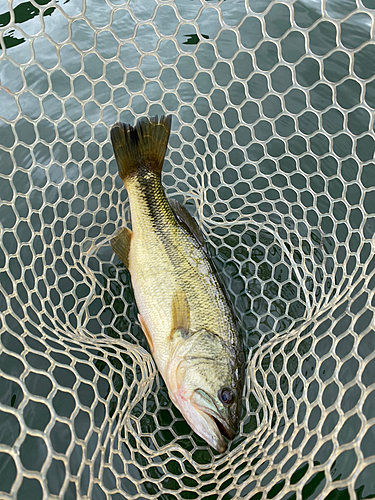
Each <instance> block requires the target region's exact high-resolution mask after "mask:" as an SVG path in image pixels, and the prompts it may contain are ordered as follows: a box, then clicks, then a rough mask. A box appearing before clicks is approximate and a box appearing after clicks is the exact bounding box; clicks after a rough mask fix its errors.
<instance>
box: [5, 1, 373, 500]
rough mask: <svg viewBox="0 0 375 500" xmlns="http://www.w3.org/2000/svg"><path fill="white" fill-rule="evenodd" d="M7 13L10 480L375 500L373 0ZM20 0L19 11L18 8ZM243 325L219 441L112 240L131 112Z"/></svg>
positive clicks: (12, 491) (92, 6)
mask: <svg viewBox="0 0 375 500" xmlns="http://www.w3.org/2000/svg"><path fill="white" fill-rule="evenodd" d="M8 7H9V12H8V13H7V12H4V13H3V14H1V15H0V21H1V22H0V26H1V28H0V29H1V30H2V31H1V33H2V35H1V38H0V41H1V49H2V50H1V54H0V78H1V87H0V102H1V106H0V114H1V123H0V143H1V151H0V170H1V176H0V184H1V187H0V197H1V199H2V204H1V207H0V222H1V225H2V230H1V231H2V233H1V234H2V237H1V247H0V257H1V263H2V270H1V280H0V285H1V286H0V289H1V291H0V307H1V337H0V341H1V344H0V345H1V355H0V368H1V376H0V477H1V480H0V492H1V493H0V496H1V498H4V499H5V498H17V499H18V500H23V499H29V498H33V499H42V498H43V499H47V498H48V499H53V498H63V499H65V500H71V499H76V498H77V499H78V498H90V499H94V500H104V499H111V500H120V499H122V500H125V499H130V498H134V499H139V500H141V499H145V498H160V499H163V500H172V499H195V498H201V499H209V500H216V499H221V500H228V499H230V498H253V499H254V500H260V499H266V498H277V499H282V498H283V499H284V498H285V499H287V498H288V499H289V498H291V499H301V498H329V499H331V500H332V499H336V498H340V499H341V498H342V499H344V498H345V499H347V498H350V499H356V498H370V497H374V495H375V480H374V477H375V451H374V450H375V410H374V408H375V386H374V382H375V360H374V352H375V336H374V332H373V330H372V328H373V327H374V319H373V315H374V307H375V304H374V293H373V289H374V286H375V271H374V268H375V256H374V239H373V235H374V227H375V216H374V213H375V190H374V186H375V166H374V164H373V163H372V159H373V155H374V144H375V142H374V138H373V135H374V134H373V130H374V109H375V81H374V74H375V66H374V60H375V45H374V43H373V41H372V40H371V33H373V29H374V11H375V3H374V0H361V1H360V0H357V1H355V0H345V1H342V0H341V1H336V0H326V1H325V2H316V1H315V0H314V1H313V0H297V1H292V0H290V1H284V2H278V1H269V0H222V1H218V2H216V1H215V0H210V1H209V0H207V1H204V0H202V1H200V0H175V1H172V0H131V1H125V2H124V1H123V0H111V1H110V0H106V1H104V0H101V1H99V0H92V1H90V2H85V1H84V0H83V2H82V1H79V0H70V1H69V0H68V1H66V2H58V1H51V2H49V3H48V0H31V1H30V2H24V3H19V2H16V1H14V2H12V0H9V6H8ZM3 8H5V5H3ZM161 113H173V115H174V118H173V124H172V127H173V131H172V135H171V139H170V146H169V150H168V153H167V157H166V162H165V167H164V177H163V182H164V186H165V189H166V192H167V194H168V195H169V196H171V197H175V198H177V199H178V200H179V201H181V202H183V203H184V204H185V205H186V206H187V208H188V209H189V210H190V211H191V212H192V213H193V214H194V215H195V216H196V218H197V220H199V223H200V225H201V227H202V230H203V232H204V234H205V236H206V239H207V241H208V245H209V249H210V251H211V253H212V256H213V259H214V261H215V263H216V265H217V267H218V269H219V271H220V273H221V275H222V277H223V280H224V282H225V285H226V287H227V288H228V290H229V293H230V295H231V298H232V300H233V303H234V306H235V308H236V311H237V314H238V316H239V318H240V320H241V324H242V325H243V335H244V339H245V344H246V347H247V351H248V366H247V374H246V377H247V378H246V390H245V397H244V403H243V414H242V420H241V427H240V432H239V435H238V436H237V437H236V438H235V440H234V441H233V443H232V444H231V446H230V448H229V451H228V453H226V454H225V455H223V456H220V455H218V454H217V453H216V452H214V451H213V450H211V449H210V448H209V447H208V446H207V445H206V444H205V442H203V441H202V440H201V439H200V438H199V437H197V436H196V435H195V434H193V433H192V432H191V430H190V428H189V426H188V425H187V424H186V422H185V421H184V419H183V418H182V417H181V415H180V413H179V412H178V411H177V410H176V409H175V408H174V407H173V406H172V404H171V403H170V400H169V398H168V395H167V391H166V388H165V385H164V383H163V381H162V380H161V378H160V376H159V375H158V373H157V371H156V369H155V365H154V362H153V360H152V357H151V356H150V354H149V353H148V351H147V346H146V342H145V339H144V337H143V334H142V332H141V329H140V326H139V323H138V322H137V318H136V306H135V302H134V296H133V293H132V289H131V286H130V279H129V275H128V272H127V270H126V269H124V267H123V266H122V265H121V264H120V262H119V261H118V259H117V258H116V257H115V256H114V255H113V253H112V251H111V249H110V247H109V245H108V241H109V237H110V236H111V235H112V234H113V233H114V231H115V230H116V228H117V227H119V226H121V225H123V224H124V223H126V222H128V219H129V211H128V205H127V194H126V191H125V189H124V188H123V186H122V183H121V181H120V179H119V177H118V175H117V166H116V163H115V161H114V158H113V153H112V148H111V145H110V142H109V129H110V126H111V125H112V124H113V123H114V122H115V121H117V120H121V121H125V122H133V121H134V120H135V119H136V118H138V117H140V116H143V115H155V114H161Z"/></svg>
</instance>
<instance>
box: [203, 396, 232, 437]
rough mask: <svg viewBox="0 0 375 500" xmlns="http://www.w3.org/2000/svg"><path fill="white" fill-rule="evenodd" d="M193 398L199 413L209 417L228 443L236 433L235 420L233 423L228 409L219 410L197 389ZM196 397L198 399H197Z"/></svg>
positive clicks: (212, 401)
mask: <svg viewBox="0 0 375 500" xmlns="http://www.w3.org/2000/svg"><path fill="white" fill-rule="evenodd" d="M195 396H196V397H193V400H194V399H195V401H194V404H195V405H196V406H197V408H199V410H200V411H202V412H204V413H206V415H207V416H208V417H211V420H212V423H213V424H214V425H215V426H216V427H217V429H218V431H219V432H220V434H221V435H222V436H224V437H225V438H227V439H229V440H230V441H231V440H232V439H233V438H234V437H235V435H236V432H237V418H235V421H233V416H232V414H231V412H230V409H229V408H224V409H220V408H218V406H217V403H216V401H215V399H214V398H213V397H212V396H210V395H209V394H207V393H206V392H205V391H203V390H202V389H197V390H196V391H195ZM197 396H198V397H197Z"/></svg>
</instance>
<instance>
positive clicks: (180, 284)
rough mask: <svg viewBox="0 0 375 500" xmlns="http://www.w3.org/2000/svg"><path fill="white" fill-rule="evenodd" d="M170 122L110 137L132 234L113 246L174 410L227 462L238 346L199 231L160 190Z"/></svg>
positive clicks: (240, 377) (238, 389)
mask: <svg viewBox="0 0 375 500" xmlns="http://www.w3.org/2000/svg"><path fill="white" fill-rule="evenodd" d="M171 121H172V116H171V115H168V116H161V117H160V119H159V118H158V117H157V116H155V117H151V118H150V117H143V118H141V119H139V120H138V121H137V123H136V125H135V126H132V125H130V124H124V123H116V124H114V125H113V127H112V128H111V142H112V147H113V151H114V155H115V158H116V161H117V165H118V171H119V175H120V178H121V179H122V181H123V183H124V185H125V188H126V190H127V193H128V200H129V205H130V215H131V226H132V229H131V230H130V229H129V228H128V227H127V226H123V227H121V228H120V229H119V230H118V231H117V232H116V233H115V234H114V236H113V238H112V240H111V246H112V249H113V251H114V252H115V253H116V255H117V256H118V257H119V258H120V260H121V261H122V262H123V264H124V265H125V266H126V267H127V269H128V270H129V273H130V277H131V283H132V287H133V290H134V296H135V300H136V304H137V308H138V311H139V314H138V319H139V322H140V325H141V327H142V330H143V333H144V335H145V337H146V339H147V342H148V345H149V348H150V351H151V353H152V355H153V358H154V360H155V363H156V365H157V367H158V370H159V372H160V374H161V376H162V378H163V379H164V382H165V384H166V386H167V389H168V393H169V396H170V399H171V401H172V402H173V404H174V405H175V406H176V407H177V408H178V410H179V411H180V412H181V414H182V415H183V417H184V418H185V420H186V421H187V422H188V424H189V425H190V427H191V428H192V430H193V431H194V432H195V433H196V434H198V435H199V436H200V437H201V438H203V439H204V440H205V441H206V442H207V443H208V444H209V445H210V446H212V447H213V448H214V449H215V450H216V451H217V452H219V453H224V452H225V451H226V450H227V447H228V444H227V440H233V438H234V437H235V435H236V433H237V431H238V426H239V419H240V413H241V408H242V392H243V385H244V351H243V344H242V340H241V336H240V334H239V328H238V322H237V319H236V317H235V314H234V311H233V307H232V305H231V303H230V301H229V300H228V297H227V294H226V292H225V289H224V287H223V286H222V284H221V282H220V280H219V277H218V274H217V272H216V271H215V268H214V267H213V264H212V262H211V259H210V254H209V252H208V250H207V248H206V245H205V241H204V237H203V235H202V233H201V231H200V230H199V227H198V224H197V222H196V221H195V219H194V218H193V217H192V216H191V215H190V214H189V212H188V210H187V209H186V208H185V207H184V206H183V205H181V204H179V203H178V202H177V201H176V200H173V199H167V197H166V196H165V193H164V190H163V187H162V181H161V174H162V167H163V162H164V157H165V154H166V150H167V146H168V140H169V136H170V131H171Z"/></svg>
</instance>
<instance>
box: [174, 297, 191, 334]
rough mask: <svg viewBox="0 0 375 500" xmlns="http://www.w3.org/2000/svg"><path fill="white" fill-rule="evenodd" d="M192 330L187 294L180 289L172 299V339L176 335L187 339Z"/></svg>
mask: <svg viewBox="0 0 375 500" xmlns="http://www.w3.org/2000/svg"><path fill="white" fill-rule="evenodd" d="M189 329H190V308H189V303H188V300H187V297H186V293H185V292H184V291H183V290H182V288H178V289H177V290H176V292H175V293H174V295H173V298H172V328H171V339H172V338H173V337H175V336H176V335H178V336H181V337H187V336H188V335H189Z"/></svg>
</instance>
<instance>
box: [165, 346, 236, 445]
mask: <svg viewBox="0 0 375 500" xmlns="http://www.w3.org/2000/svg"><path fill="white" fill-rule="evenodd" d="M218 347H220V349H219V348H218ZM215 348H216V349H215ZM211 349H212V352H211V353H210V355H207V352H204V353H200V352H199V351H198V352H195V353H194V355H191V354H190V355H187V356H185V357H184V358H183V359H181V358H180V360H179V363H178V367H177V370H176V372H175V377H176V378H175V381H176V384H175V390H173V391H170V395H171V399H172V401H173V402H174V404H175V405H176V406H177V407H178V408H179V410H180V411H181V413H182V415H183V416H184V418H185V419H186V421H187V422H188V424H189V425H190V427H191V428H192V429H193V431H194V432H196V433H197V434H198V435H199V436H200V437H202V438H203V439H204V440H205V441H206V442H207V443H208V444H209V445H211V446H212V447H213V448H214V449H215V450H216V451H218V452H219V453H223V452H224V451H226V449H227V446H228V445H227V442H226V440H225V438H226V439H228V440H232V439H233V438H234V436H235V435H236V433H237V429H238V424H239V415H240V411H241V407H242V388H243V373H242V370H241V367H236V366H235V363H233V357H231V356H228V352H227V350H226V349H223V348H222V346H218V345H217V343H215V342H214V343H213V345H212V346H211ZM200 354H203V355H200ZM235 361H236V359H235Z"/></svg>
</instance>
